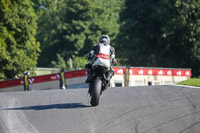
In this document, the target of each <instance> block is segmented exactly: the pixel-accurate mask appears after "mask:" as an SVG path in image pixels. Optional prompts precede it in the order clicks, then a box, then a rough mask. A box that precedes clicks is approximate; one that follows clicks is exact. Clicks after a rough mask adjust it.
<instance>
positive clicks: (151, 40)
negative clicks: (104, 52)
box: [0, 0, 200, 79]
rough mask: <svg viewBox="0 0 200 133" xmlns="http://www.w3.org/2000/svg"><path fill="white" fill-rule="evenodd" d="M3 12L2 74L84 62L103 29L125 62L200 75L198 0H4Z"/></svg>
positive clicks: (0, 27)
mask: <svg viewBox="0 0 200 133" xmlns="http://www.w3.org/2000/svg"><path fill="white" fill-rule="evenodd" d="M0 18H1V19H0V53H1V54H0V78H4V79H5V78H13V77H14V76H16V75H19V74H20V73H23V72H24V71H25V70H30V69H34V67H35V66H36V64H37V63H38V64H37V66H38V67H60V68H61V67H64V68H66V69H68V70H71V69H78V68H84V66H85V64H86V62H87V60H86V59H85V58H84V55H85V54H86V53H87V52H89V50H90V49H91V48H92V47H93V45H94V44H96V43H98V39H99V37H100V35H101V34H108V35H109V36H110V38H111V45H113V46H114V47H115V49H116V57H117V59H118V64H120V65H131V66H148V67H181V68H192V73H193V76H199V75H200V67H199V66H200V1H198V0H148V1H140V0H109V1H108V0H32V1H31V0H0ZM37 27H38V28H37ZM38 42H40V48H39V43H38ZM40 49H41V54H40V56H39V51H40ZM38 56H39V57H38ZM37 59H38V60H37ZM69 59H72V64H70V61H69ZM71 66H73V68H71Z"/></svg>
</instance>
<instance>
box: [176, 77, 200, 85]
mask: <svg viewBox="0 0 200 133" xmlns="http://www.w3.org/2000/svg"><path fill="white" fill-rule="evenodd" d="M178 84H179V85H189V86H200V79H197V78H191V79H189V80H185V81H182V82H180V83H178Z"/></svg>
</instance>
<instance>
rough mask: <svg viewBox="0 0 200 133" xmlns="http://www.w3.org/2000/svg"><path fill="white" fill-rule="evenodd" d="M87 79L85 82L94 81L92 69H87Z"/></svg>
mask: <svg viewBox="0 0 200 133" xmlns="http://www.w3.org/2000/svg"><path fill="white" fill-rule="evenodd" d="M87 74H88V76H87V79H86V80H85V83H90V82H91V81H92V72H91V69H87Z"/></svg>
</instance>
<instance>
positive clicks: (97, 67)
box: [88, 54, 114, 106]
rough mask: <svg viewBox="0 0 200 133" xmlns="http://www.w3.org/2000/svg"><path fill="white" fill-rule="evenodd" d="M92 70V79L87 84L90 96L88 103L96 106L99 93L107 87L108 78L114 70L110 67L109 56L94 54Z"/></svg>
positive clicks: (112, 74)
mask: <svg viewBox="0 0 200 133" xmlns="http://www.w3.org/2000/svg"><path fill="white" fill-rule="evenodd" d="M92 71H93V72H92V80H91V82H90V84H89V91H88V93H89V94H90V96H91V101H90V104H91V105H92V106H97V105H98V104H99V98H100V95H101V94H102V92H103V91H104V90H106V89H107V88H108V86H109V84H110V79H111V77H112V76H114V71H113V70H112V68H111V61H110V56H108V55H104V54H99V55H94V57H93V61H92Z"/></svg>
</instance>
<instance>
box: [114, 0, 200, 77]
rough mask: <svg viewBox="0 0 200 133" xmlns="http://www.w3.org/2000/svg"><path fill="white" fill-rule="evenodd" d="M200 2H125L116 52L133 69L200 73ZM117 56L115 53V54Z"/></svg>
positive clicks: (131, 0)
mask: <svg viewBox="0 0 200 133" xmlns="http://www.w3.org/2000/svg"><path fill="white" fill-rule="evenodd" d="M199 10H200V2H198V1H190V0H182V1H180V0H163V1H156V0H150V1H139V0H127V1H126V3H125V8H124V10H123V12H122V13H121V15H120V20H121V27H120V34H119V36H123V39H121V40H119V41H121V43H120V45H118V49H120V48H122V47H123V48H124V50H123V51H122V52H121V51H119V52H121V55H122V61H123V63H124V64H126V63H128V64H130V65H134V66H159V67H183V68H185V67H190V68H192V69H193V75H194V76H196V75H199V74H200V69H199V67H198V66H199V64H200V58H199V57H200V56H199V55H200V36H199V35H200V29H199V28H200V13H199ZM117 52H118V51H117Z"/></svg>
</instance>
